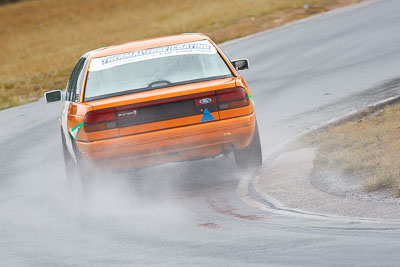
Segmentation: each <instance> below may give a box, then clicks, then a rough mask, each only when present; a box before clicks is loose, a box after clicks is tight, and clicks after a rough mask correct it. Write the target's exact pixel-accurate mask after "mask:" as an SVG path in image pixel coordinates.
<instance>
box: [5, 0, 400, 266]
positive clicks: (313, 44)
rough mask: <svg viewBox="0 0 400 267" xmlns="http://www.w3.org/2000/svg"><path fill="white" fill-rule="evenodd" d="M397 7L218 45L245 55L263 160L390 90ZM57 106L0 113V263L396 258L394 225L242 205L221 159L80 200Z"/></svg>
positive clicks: (369, 7)
mask: <svg viewBox="0 0 400 267" xmlns="http://www.w3.org/2000/svg"><path fill="white" fill-rule="evenodd" d="M399 14H400V1H397V0H384V1H372V2H371V1H366V2H363V3H362V4H360V5H356V6H352V7H350V8H345V9H341V10H336V11H333V12H330V13H327V14H324V15H321V16H317V17H315V18H312V19H308V20H304V21H301V22H299V23H295V24H292V25H289V26H285V27H282V28H278V29H275V30H272V31H267V32H264V33H261V34H257V35H254V36H251V37H248V38H243V39H241V40H235V41H232V42H228V43H225V44H223V49H224V50H225V51H226V53H227V55H228V56H229V57H230V58H231V59H236V58H243V57H244V58H248V59H249V60H250V67H251V68H250V70H249V71H247V72H244V76H245V78H246V80H247V81H248V84H249V86H250V88H251V90H252V91H253V94H254V100H255V104H256V113H257V116H258V122H259V129H260V134H261V140H262V146H263V151H264V158H265V164H268V158H269V157H270V156H271V155H272V154H273V153H274V151H276V150H277V149H278V148H279V147H280V146H281V145H282V144H283V143H285V142H287V141H288V140H290V139H292V138H294V137H296V136H297V135H298V134H299V133H301V132H304V131H306V130H307V129H309V128H312V127H316V126H318V125H321V124H323V123H324V122H326V121H328V120H330V119H332V118H334V117H337V116H341V115H343V114H346V113H347V112H349V111H351V110H353V109H355V108H361V107H363V106H366V105H368V104H371V103H374V102H376V101H379V100H381V99H384V98H386V97H390V96H393V95H396V94H398V91H399V90H398V86H393V83H396V82H395V81H396V78H398V77H400V71H399V70H400V46H399V44H400V34H399V33H400V16H399ZM59 111H60V107H59V106H58V105H44V103H43V101H42V100H41V101H38V102H36V103H32V104H28V105H24V106H20V107H16V108H12V109H9V110H5V111H2V112H0V123H1V124H2V131H1V132H0V140H1V141H0V146H1V150H0V156H1V161H0V215H1V216H0V265H1V266H142V265H156V266H170V265H183V266H196V265H201V266H204V265H206V266H265V265H284V266H287V265H290V266H292V265H300V266H321V265H328V266H335V265H337V266H350V265H351V266H353V265H363V266H395V265H397V266H398V265H399V254H398V252H399V251H400V224H396V223H389V222H385V221H380V222H377V221H369V220H356V219H354V220H351V219H350V220H349V219H346V220H345V219H340V218H336V219H325V218H323V217H318V216H316V217H313V216H303V215H301V214H296V213H290V212H287V213H279V212H274V210H273V209H270V210H262V209H259V208H257V207H256V206H257V205H254V206H249V205H247V204H245V202H244V201H243V196H245V197H247V198H248V199H250V200H252V201H254V203H257V202H258V200H257V197H256V196H255V195H254V193H252V192H251V190H249V191H248V192H247V193H246V188H245V190H244V193H243V190H242V193H241V194H239V193H238V188H239V187H238V185H240V184H242V181H243V180H246V179H247V180H249V181H251V180H252V179H253V175H252V174H240V173H239V172H238V170H237V169H236V167H235V164H234V159H233V157H232V155H230V156H226V157H223V156H221V157H217V158H215V159H207V160H201V161H195V162H187V163H176V164H168V165H164V166H160V167H156V168H150V169H145V170H141V171H139V172H137V173H135V174H129V175H127V174H115V173H109V174H102V175H101V176H102V179H101V182H99V184H98V185H97V186H96V187H95V188H94V190H93V191H92V192H90V193H89V194H87V195H86V196H84V195H83V194H82V193H80V191H79V190H77V188H75V187H74V185H71V184H70V183H68V181H67V179H66V177H65V174H64V167H63V161H62V157H61V156H62V152H61V139H60V136H59V135H60V134H59V125H58V121H57V119H58V115H59ZM242 189H243V188H242ZM288 194H290V192H288ZM240 196H241V197H240Z"/></svg>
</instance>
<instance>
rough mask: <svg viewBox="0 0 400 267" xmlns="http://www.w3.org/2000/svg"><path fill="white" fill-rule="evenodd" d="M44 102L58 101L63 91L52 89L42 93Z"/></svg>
mask: <svg viewBox="0 0 400 267" xmlns="http://www.w3.org/2000/svg"><path fill="white" fill-rule="evenodd" d="M44 99H45V100H46V103H54V102H60V101H62V100H63V92H62V91H61V90H53V91H49V92H46V93H44Z"/></svg>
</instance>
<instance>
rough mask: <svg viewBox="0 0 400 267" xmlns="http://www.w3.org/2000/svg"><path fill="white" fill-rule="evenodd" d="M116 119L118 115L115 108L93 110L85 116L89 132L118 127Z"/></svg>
mask: <svg viewBox="0 0 400 267" xmlns="http://www.w3.org/2000/svg"><path fill="white" fill-rule="evenodd" d="M116 119H117V116H116V114H115V109H114V108H110V109H103V110H98V111H91V112H89V113H87V114H86V116H85V120H84V127H85V132H88V133H89V132H95V131H102V130H108V129H113V128H116V127H117V120H116Z"/></svg>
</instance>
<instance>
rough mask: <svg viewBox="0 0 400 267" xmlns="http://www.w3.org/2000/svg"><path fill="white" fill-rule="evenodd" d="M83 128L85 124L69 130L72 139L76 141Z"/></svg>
mask: <svg viewBox="0 0 400 267" xmlns="http://www.w3.org/2000/svg"><path fill="white" fill-rule="evenodd" d="M82 126H83V122H81V123H79V124H78V125H76V126H75V127H74V128H72V129H70V130H69V133H70V134H71V136H72V138H74V139H76V137H77V136H78V133H79V131H80V130H81V128H82Z"/></svg>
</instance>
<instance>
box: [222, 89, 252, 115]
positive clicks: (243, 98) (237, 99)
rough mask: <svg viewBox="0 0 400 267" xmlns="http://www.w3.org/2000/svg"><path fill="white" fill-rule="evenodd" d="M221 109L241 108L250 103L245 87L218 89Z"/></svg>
mask: <svg viewBox="0 0 400 267" xmlns="http://www.w3.org/2000/svg"><path fill="white" fill-rule="evenodd" d="M216 94H217V101H218V107H219V110H225V109H231V108H240V107H245V106H248V105H249V104H250V102H249V97H248V95H247V92H246V90H245V89H244V88H243V87H234V88H229V89H223V90H218V91H216Z"/></svg>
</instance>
